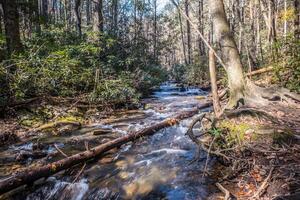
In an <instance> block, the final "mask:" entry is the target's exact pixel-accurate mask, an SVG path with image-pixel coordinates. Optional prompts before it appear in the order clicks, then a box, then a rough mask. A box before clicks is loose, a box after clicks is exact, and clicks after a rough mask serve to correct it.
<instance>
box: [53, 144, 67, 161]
mask: <svg viewBox="0 0 300 200" xmlns="http://www.w3.org/2000/svg"><path fill="white" fill-rule="evenodd" d="M54 147H55V149H56V150H57V151H58V152H59V153H60V154H61V155H63V156H64V157H65V158H68V157H69V156H68V155H67V154H65V153H64V152H63V151H62V150H61V149H60V148H59V147H58V146H57V145H56V144H54Z"/></svg>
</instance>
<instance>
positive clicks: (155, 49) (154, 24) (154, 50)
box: [153, 0, 158, 63]
mask: <svg viewBox="0 0 300 200" xmlns="http://www.w3.org/2000/svg"><path fill="white" fill-rule="evenodd" d="M153 3H154V21H153V28H154V33H153V54H154V61H155V63H156V62H158V58H157V0H154V2H153Z"/></svg>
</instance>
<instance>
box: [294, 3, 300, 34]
mask: <svg viewBox="0 0 300 200" xmlns="http://www.w3.org/2000/svg"><path fill="white" fill-rule="evenodd" d="M294 9H295V14H296V16H295V19H294V29H295V30H294V34H295V38H297V39H300V0H294Z"/></svg>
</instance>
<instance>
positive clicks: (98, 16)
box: [93, 0, 104, 33]
mask: <svg viewBox="0 0 300 200" xmlns="http://www.w3.org/2000/svg"><path fill="white" fill-rule="evenodd" d="M93 4H94V5H93V16H94V19H93V20H94V21H93V31H94V32H100V33H102V32H103V30H104V21H103V0H96V1H93Z"/></svg>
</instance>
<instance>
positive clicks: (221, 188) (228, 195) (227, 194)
mask: <svg viewBox="0 0 300 200" xmlns="http://www.w3.org/2000/svg"><path fill="white" fill-rule="evenodd" d="M216 186H217V188H219V190H221V191H222V192H223V193H224V194H225V197H224V200H229V198H230V192H229V191H228V190H227V189H226V188H224V187H223V186H222V185H221V184H220V183H216Z"/></svg>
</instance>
